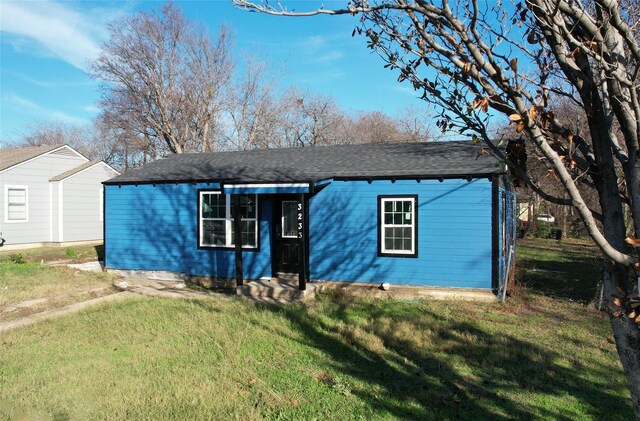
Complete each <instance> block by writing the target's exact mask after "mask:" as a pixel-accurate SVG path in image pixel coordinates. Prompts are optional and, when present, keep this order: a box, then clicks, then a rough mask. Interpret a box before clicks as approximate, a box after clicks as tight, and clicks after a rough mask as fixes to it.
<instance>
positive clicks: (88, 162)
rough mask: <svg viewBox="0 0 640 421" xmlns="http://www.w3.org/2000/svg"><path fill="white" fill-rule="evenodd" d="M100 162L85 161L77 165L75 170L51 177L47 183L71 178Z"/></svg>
mask: <svg viewBox="0 0 640 421" xmlns="http://www.w3.org/2000/svg"><path fill="white" fill-rule="evenodd" d="M101 162H102V161H87V162H85V163H84V164H82V165H78V166H77V167H75V168H72V169H70V170H69V171H65V172H63V173H62V174H58V175H56V176H55V177H51V178H50V179H49V181H61V180H64V179H65V178H67V177H71V176H72V175H74V174H76V173H79V172H80V171H82V170H84V169H87V168H89V167H93V166H94V165H96V164H99V163H101Z"/></svg>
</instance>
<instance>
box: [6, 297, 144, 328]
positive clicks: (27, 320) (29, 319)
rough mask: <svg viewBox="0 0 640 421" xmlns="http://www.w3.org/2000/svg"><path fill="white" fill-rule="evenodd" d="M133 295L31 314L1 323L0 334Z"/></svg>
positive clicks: (101, 299) (101, 298) (83, 302)
mask: <svg viewBox="0 0 640 421" xmlns="http://www.w3.org/2000/svg"><path fill="white" fill-rule="evenodd" d="M132 295H133V294H132V293H130V292H118V293H115V294H111V295H105V296H104V297H98V298H94V299H91V300H87V301H81V302H79V303H74V304H70V305H68V306H64V307H59V308H52V309H50V310H45V311H42V312H40V313H35V314H31V315H29V316H26V317H23V318H21V319H17V320H11V321H9V322H4V323H0V332H4V331H7V330H11V329H15V328H18V327H23V326H29V325H31V324H34V323H36V322H38V321H40V320H44V319H48V318H51V317H55V316H61V315H63V314H70V313H76V312H78V311H80V310H84V309H85V308H88V307H91V306H94V305H96V304H100V303H107V302H111V301H115V300H120V299H122V298H126V297H131V296H132Z"/></svg>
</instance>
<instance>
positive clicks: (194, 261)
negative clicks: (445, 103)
mask: <svg viewBox="0 0 640 421" xmlns="http://www.w3.org/2000/svg"><path fill="white" fill-rule="evenodd" d="M104 185H105V189H104V194H105V200H104V204H105V211H104V215H105V220H104V222H105V255H106V259H105V265H106V267H107V268H113V269H129V270H154V271H156V270H158V271H160V270H161V271H171V272H179V273H184V274H186V275H189V276H194V277H211V278H217V279H235V280H236V282H237V285H242V283H243V282H244V281H245V280H256V279H265V278H266V279H270V278H272V277H275V276H278V275H279V274H282V273H286V274H298V282H299V288H300V289H305V288H306V282H308V281H343V282H354V283H373V284H376V285H379V284H380V283H382V282H388V283H391V284H395V285H414V286H431V287H448V288H473V289H483V290H493V291H494V292H496V291H498V289H499V288H500V286H501V284H502V282H503V280H504V279H505V277H506V276H507V272H508V270H509V268H508V265H509V262H510V261H511V260H512V259H510V258H509V256H510V255H513V251H514V241H515V230H514V220H515V219H514V207H515V195H514V194H513V192H512V189H511V187H510V185H509V182H508V179H507V174H506V167H505V165H504V164H503V163H500V162H499V161H498V160H497V159H496V158H494V157H493V156H491V155H489V154H481V153H479V146H478V145H475V144H473V143H472V142H430V143H404V144H376V145H338V146H322V147H308V148H290V149H267V150H248V151H239V152H215V153H199V154H181V155H172V156H170V157H168V158H165V159H161V160H158V161H155V162H152V163H150V164H147V165H145V166H143V167H141V168H138V169H134V170H130V171H128V172H127V173H125V174H123V175H120V176H118V177H115V178H113V179H110V180H108V181H106V182H105V183H104ZM238 215H239V216H240V217H239V218H236V216H238Z"/></svg>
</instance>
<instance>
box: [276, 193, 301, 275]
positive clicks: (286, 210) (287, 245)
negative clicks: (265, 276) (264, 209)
mask: <svg viewBox="0 0 640 421" xmlns="http://www.w3.org/2000/svg"><path fill="white" fill-rule="evenodd" d="M273 206H274V209H273V215H274V225H275V232H274V242H273V245H274V247H273V265H274V267H273V271H274V275H275V274H277V273H278V272H282V273H291V274H297V273H298V269H299V266H298V224H297V219H296V217H297V209H298V202H297V201H296V200H294V199H293V198H285V197H283V198H280V199H278V200H275V201H274V203H273Z"/></svg>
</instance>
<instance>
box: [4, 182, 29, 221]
mask: <svg viewBox="0 0 640 421" xmlns="http://www.w3.org/2000/svg"><path fill="white" fill-rule="evenodd" d="M28 197H29V193H28V188H27V186H5V196H4V199H5V209H4V215H5V217H4V219H5V222H27V220H28V215H29V206H28Z"/></svg>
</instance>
